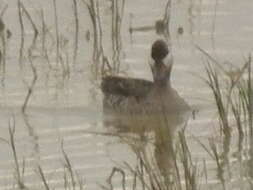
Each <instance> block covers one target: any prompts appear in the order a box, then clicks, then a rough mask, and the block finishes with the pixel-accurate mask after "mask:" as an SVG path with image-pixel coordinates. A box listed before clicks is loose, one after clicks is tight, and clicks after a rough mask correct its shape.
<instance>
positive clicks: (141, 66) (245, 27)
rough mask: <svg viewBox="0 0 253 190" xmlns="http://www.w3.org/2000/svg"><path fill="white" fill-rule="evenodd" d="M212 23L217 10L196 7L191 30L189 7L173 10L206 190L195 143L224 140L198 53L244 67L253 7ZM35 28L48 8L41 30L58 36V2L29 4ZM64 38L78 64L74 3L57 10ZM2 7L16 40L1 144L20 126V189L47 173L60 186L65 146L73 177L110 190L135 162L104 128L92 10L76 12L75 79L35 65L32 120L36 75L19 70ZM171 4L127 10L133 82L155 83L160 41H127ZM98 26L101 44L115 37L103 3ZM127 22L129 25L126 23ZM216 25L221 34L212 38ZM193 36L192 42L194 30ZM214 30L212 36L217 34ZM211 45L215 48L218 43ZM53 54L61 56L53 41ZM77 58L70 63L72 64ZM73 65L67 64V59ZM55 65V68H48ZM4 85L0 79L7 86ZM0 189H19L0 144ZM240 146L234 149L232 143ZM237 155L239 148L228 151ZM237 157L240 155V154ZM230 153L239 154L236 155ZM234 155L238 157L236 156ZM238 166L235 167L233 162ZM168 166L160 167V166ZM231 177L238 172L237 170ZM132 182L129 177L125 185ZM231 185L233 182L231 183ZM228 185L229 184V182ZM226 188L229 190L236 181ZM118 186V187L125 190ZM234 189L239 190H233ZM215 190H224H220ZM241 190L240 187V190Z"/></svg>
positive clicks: (142, 35) (0, 97)
mask: <svg viewBox="0 0 253 190" xmlns="http://www.w3.org/2000/svg"><path fill="white" fill-rule="evenodd" d="M217 2H218V4H217V10H216V11H217V12H216V18H215V16H214V10H215V1H211V0H205V1H202V4H201V7H200V6H199V9H200V10H201V11H198V9H197V8H198V6H197V5H198V2H197V1H195V3H196V8H195V9H194V10H193V13H192V14H193V15H194V20H193V25H192V26H191V24H190V23H189V13H188V7H189V6H190V3H189V2H188V1H184V2H183V1H182V2H181V3H179V2H174V3H173V12H172V18H171V28H170V31H171V35H172V46H173V52H172V53H173V56H174V62H175V64H174V67H173V74H172V84H173V86H174V88H175V89H176V90H177V91H178V93H179V94H180V96H182V97H183V98H184V99H185V100H186V101H187V102H188V103H189V104H190V105H191V106H192V107H193V108H194V109H196V110H198V112H197V115H196V119H195V120H193V119H190V121H189V122H188V126H187V130H186V136H187V137H188V140H189V146H190V148H191V153H192V156H193V158H194V160H203V159H206V162H207V166H208V171H209V172H210V176H211V177H210V178H209V179H208V180H209V182H208V184H216V183H217V182H219V181H218V180H217V178H216V176H215V175H216V170H215V166H216V165H215V163H214V161H213V160H212V159H211V158H210V156H208V153H207V152H206V151H205V150H204V149H203V148H201V146H200V145H199V144H198V143H197V142H196V141H195V140H194V138H193V137H192V136H194V137H196V138H198V139H200V140H201V141H203V142H204V143H208V142H207V139H208V138H210V137H215V138H217V136H218V133H219V132H218V131H217V128H215V127H214V126H215V125H217V122H216V120H215V118H217V115H216V111H215V106H214V104H213V99H212V94H211V91H210V90H209V89H208V88H207V85H206V84H205V83H204V82H203V80H202V79H201V78H200V77H201V76H205V74H204V72H203V71H204V69H203V64H202V62H203V61H202V60H203V57H204V56H203V55H202V54H201V53H200V52H199V51H198V50H196V48H195V47H194V45H199V46H200V47H201V48H203V49H205V50H206V51H208V52H210V54H212V55H213V56H215V57H216V58H217V59H218V60H220V61H221V62H222V63H223V62H225V61H229V62H232V63H233V64H234V65H241V64H242V63H243V56H245V55H247V54H248V53H249V52H251V51H252V43H251V39H252V37H251V34H252V30H253V28H252V27H251V26H252V24H253V23H252V22H253V21H252V19H251V17H250V15H251V13H252V11H253V6H252V2H251V1H250V0H245V1H243V2H241V1H236V0H230V1H228V0H224V1H217ZM23 3H24V5H25V7H26V8H27V10H28V11H29V13H30V14H31V15H33V19H34V22H35V23H36V24H37V25H38V27H39V26H40V22H41V21H40V19H39V10H40V9H41V8H43V10H44V12H45V21H46V23H47V25H48V26H49V29H50V32H51V33H52V34H53V35H54V19H53V18H54V16H53V2H52V1H49V0H44V1H28V0H25V1H23ZM57 3H58V16H59V31H60V34H61V35H64V36H65V38H66V39H68V40H69V43H68V45H67V47H66V51H67V52H69V53H70V55H72V44H73V39H74V37H73V31H74V27H73V26H74V17H73V12H72V11H73V9H72V2H71V1H66V0H62V1H58V2H57ZM6 4H8V8H7V10H6V12H5V15H4V17H3V20H4V22H5V24H6V27H8V28H9V30H10V31H11V32H12V37H11V38H10V39H9V41H8V43H7V58H6V72H5V78H4V82H3V85H2V86H1V88H0V121H1V122H0V123H1V124H0V134H1V136H0V137H1V138H3V139H6V140H9V133H8V126H9V122H10V123H11V124H10V125H11V126H12V123H13V121H14V120H15V129H16V130H15V144H16V150H17V154H18V158H19V161H20V162H22V160H23V159H24V160H25V174H24V176H25V177H24V181H25V184H26V185H27V186H30V187H32V189H40V187H39V186H40V185H41V179H40V178H39V177H38V171H37V169H36V168H37V165H38V164H40V166H41V167H42V168H43V171H44V172H45V174H46V176H47V177H48V182H49V184H50V187H51V188H55V189H58V188H59V189H60V188H61V187H62V186H63V177H62V175H63V165H64V163H65V162H64V157H63V154H62V148H61V143H63V145H64V150H65V152H66V153H67V155H68V156H69V159H70V161H71V164H72V166H73V168H74V169H75V170H76V172H77V173H78V175H79V176H82V177H83V178H84V181H85V184H86V186H87V189H98V188H99V185H98V184H105V183H106V179H107V177H108V176H109V175H110V172H111V169H112V168H113V167H114V166H115V165H117V164H122V163H123V162H125V161H126V162H129V163H134V161H135V156H134V154H133V153H132V151H131V149H129V146H128V145H126V144H124V143H123V142H122V141H119V139H118V138H117V137H114V136H112V135H99V134H95V133H93V132H96V133H103V134H104V133H106V134H107V133H111V132H112V131H115V129H112V128H110V127H109V128H108V127H106V126H104V125H103V113H102V94H101V92H100V90H99V88H98V84H99V81H94V76H93V75H92V72H91V64H92V59H91V58H92V40H91V41H87V40H86V35H87V31H88V30H89V31H90V32H91V39H92V27H91V22H90V19H89V14H88V11H87V8H86V7H85V6H84V5H83V4H82V3H81V2H78V4H79V5H78V11H79V21H80V36H79V50H78V57H77V64H76V66H75V69H71V72H70V76H69V78H67V79H66V78H65V79H63V76H62V72H61V71H57V70H50V68H48V66H47V63H46V61H45V60H42V59H36V61H35V62H34V65H35V67H36V70H37V74H38V80H37V81H36V84H35V87H34V89H33V93H32V96H31V98H30V100H29V102H28V107H27V117H25V116H24V115H23V114H22V112H21V108H22V105H23V102H24V100H25V97H26V95H27V91H28V88H29V85H30V84H31V81H32V79H33V73H32V71H31V67H30V64H29V62H28V59H25V61H24V66H23V68H22V69H21V68H20V67H19V63H18V58H19V46H20V26H19V20H18V13H17V3H16V1H5V2H4V1H1V2H0V8H1V9H2V8H3V7H4V6H5V5H6ZM165 4H166V1H164V0H159V1H153V0H140V1H138V2H137V1H127V2H126V4H125V13H124V20H123V24H122V30H121V31H122V39H123V50H122V52H123V53H122V55H123V56H122V57H121V61H122V64H121V65H122V68H123V69H124V70H125V72H126V73H127V74H128V75H129V76H131V77H139V78H144V79H149V80H150V79H151V72H150V69H149V66H148V64H147V63H148V61H149V55H150V45H151V44H152V42H153V41H154V40H155V39H157V38H158V36H157V35H156V33H155V31H154V30H149V31H139V32H134V33H133V34H132V35H130V33H129V27H130V25H129V24H130V23H132V27H142V26H153V25H154V24H155V22H156V21H157V20H158V19H161V18H162V17H163V13H164V7H165ZM100 6H101V15H103V17H102V18H103V19H102V21H103V22H102V26H103V27H104V34H105V36H106V35H107V36H109V35H110V34H109V28H110V1H100ZM130 14H132V15H133V17H132V20H131V21H130V16H129V15H130ZM214 19H215V28H214ZM24 24H25V33H26V37H25V47H29V45H30V44H31V39H32V35H33V33H32V28H31V25H30V24H29V22H28V21H27V20H24ZM179 26H183V27H184V35H183V36H177V33H176V32H177V28H178V27H179ZM191 27H192V28H193V29H192V34H190V28H191ZM213 28H214V32H212V31H213ZM212 39H214V40H212ZM103 40H104V41H103V45H104V47H105V48H104V51H105V54H106V55H110V54H111V42H110V38H109V37H104V39H103ZM48 43H49V44H52V49H51V50H50V52H51V53H52V55H54V54H55V49H54V47H55V41H54V40H53V39H52V40H51V41H50V40H49V42H48ZM70 57H71V56H70ZM70 59H71V58H70ZM50 61H51V64H53V65H54V64H56V63H55V59H53V58H52V59H51V60H50ZM1 77H2V76H1ZM0 142H1V143H0V151H1V158H0V168H1V169H0V189H12V187H13V184H15V182H14V179H15V178H14V177H13V176H14V173H15V172H14V170H15V165H14V160H13V155H12V152H11V149H10V146H8V145H7V144H6V143H5V142H4V141H2V140H1V141H0ZM233 144H236V142H233ZM232 147H233V146H232ZM234 147H235V146H234ZM231 149H232V150H233V148H231ZM232 152H233V151H232ZM231 159H232V158H231ZM161 162H162V161H161ZM232 169H233V168H232ZM130 178H131V176H128V180H129V179H130ZM232 178H233V177H232ZM231 181H232V182H231ZM231 181H230V182H231V183H232V184H233V180H231ZM119 182H120V177H117V178H116V186H117V187H119V185H118V184H119ZM235 184H237V186H238V183H236V182H235ZM217 187H220V186H219V185H217ZM235 187H236V186H235Z"/></svg>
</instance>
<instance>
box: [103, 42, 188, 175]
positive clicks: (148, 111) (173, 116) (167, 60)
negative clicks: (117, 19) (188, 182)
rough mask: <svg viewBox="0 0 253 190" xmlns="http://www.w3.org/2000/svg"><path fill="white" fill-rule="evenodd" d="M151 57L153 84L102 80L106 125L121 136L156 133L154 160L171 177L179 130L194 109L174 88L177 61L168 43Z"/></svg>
mask: <svg viewBox="0 0 253 190" xmlns="http://www.w3.org/2000/svg"><path fill="white" fill-rule="evenodd" d="M151 57H152V60H153V64H151V70H152V74H153V81H148V80H144V79H136V78H124V77H119V76H106V77H104V78H103V79H102V84H101V89H102V92H103V95H104V99H103V109H104V116H105V117H104V123H105V125H106V126H114V127H115V128H116V129H117V131H118V132H121V133H122V132H126V133H134V134H139V135H141V136H143V134H146V132H149V133H153V134H154V137H155V138H154V139H155V140H154V145H155V149H154V154H155V155H154V157H155V159H156V162H157V165H158V167H159V169H160V172H161V173H162V174H163V175H164V176H168V173H169V172H170V170H171V168H172V162H171V155H172V154H173V136H174V133H175V130H176V128H177V126H180V125H182V124H184V123H185V122H186V121H187V120H188V118H189V116H190V113H191V109H190V106H189V105H188V104H187V103H186V102H185V101H184V100H183V99H182V98H181V97H180V96H179V95H178V93H177V92H176V90H174V89H173V88H172V86H171V82H170V77H171V71H172V66H173V61H172V59H171V56H170V52H169V48H168V45H167V43H166V42H165V41H163V40H156V41H155V42H154V43H153V45H152V47H151Z"/></svg>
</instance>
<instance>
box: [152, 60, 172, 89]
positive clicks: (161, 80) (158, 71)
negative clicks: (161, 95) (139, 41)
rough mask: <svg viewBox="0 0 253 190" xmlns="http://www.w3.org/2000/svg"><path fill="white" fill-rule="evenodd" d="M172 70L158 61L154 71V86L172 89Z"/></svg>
mask: <svg viewBox="0 0 253 190" xmlns="http://www.w3.org/2000/svg"><path fill="white" fill-rule="evenodd" d="M170 74H171V68H170V67H167V66H166V65H165V64H164V63H163V62H162V61H161V60H157V61H156V63H155V67H154V69H153V75H154V84H155V86H156V87H157V88H161V89H164V88H171V83H170Z"/></svg>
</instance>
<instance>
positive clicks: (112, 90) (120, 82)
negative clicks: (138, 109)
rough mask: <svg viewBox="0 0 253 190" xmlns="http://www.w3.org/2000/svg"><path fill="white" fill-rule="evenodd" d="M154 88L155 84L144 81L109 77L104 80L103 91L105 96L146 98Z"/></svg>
mask: <svg viewBox="0 0 253 190" xmlns="http://www.w3.org/2000/svg"><path fill="white" fill-rule="evenodd" d="M152 87H153V82H151V81H148V80H143V79H135V78H124V77H118V76H107V77H104V78H103V79H102V83H101V89H102V92H103V93H104V94H109V95H119V96H125V97H130V96H133V97H136V98H141V97H145V96H146V95H147V94H148V93H149V92H150V90H151V88H152Z"/></svg>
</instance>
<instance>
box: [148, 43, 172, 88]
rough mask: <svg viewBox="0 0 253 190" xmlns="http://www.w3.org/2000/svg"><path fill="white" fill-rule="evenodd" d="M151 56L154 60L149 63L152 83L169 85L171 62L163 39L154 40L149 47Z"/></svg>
mask: <svg viewBox="0 0 253 190" xmlns="http://www.w3.org/2000/svg"><path fill="white" fill-rule="evenodd" d="M151 57H152V59H153V60H154V61H153V64H152V65H151V69H152V73H153V78H154V83H155V84H157V85H159V86H164V85H170V73H171V69H172V63H173V62H172V58H171V56H170V52H169V48H168V44H167V43H166V42H165V41H164V40H156V41H155V42H154V43H153V45H152V48H151Z"/></svg>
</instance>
